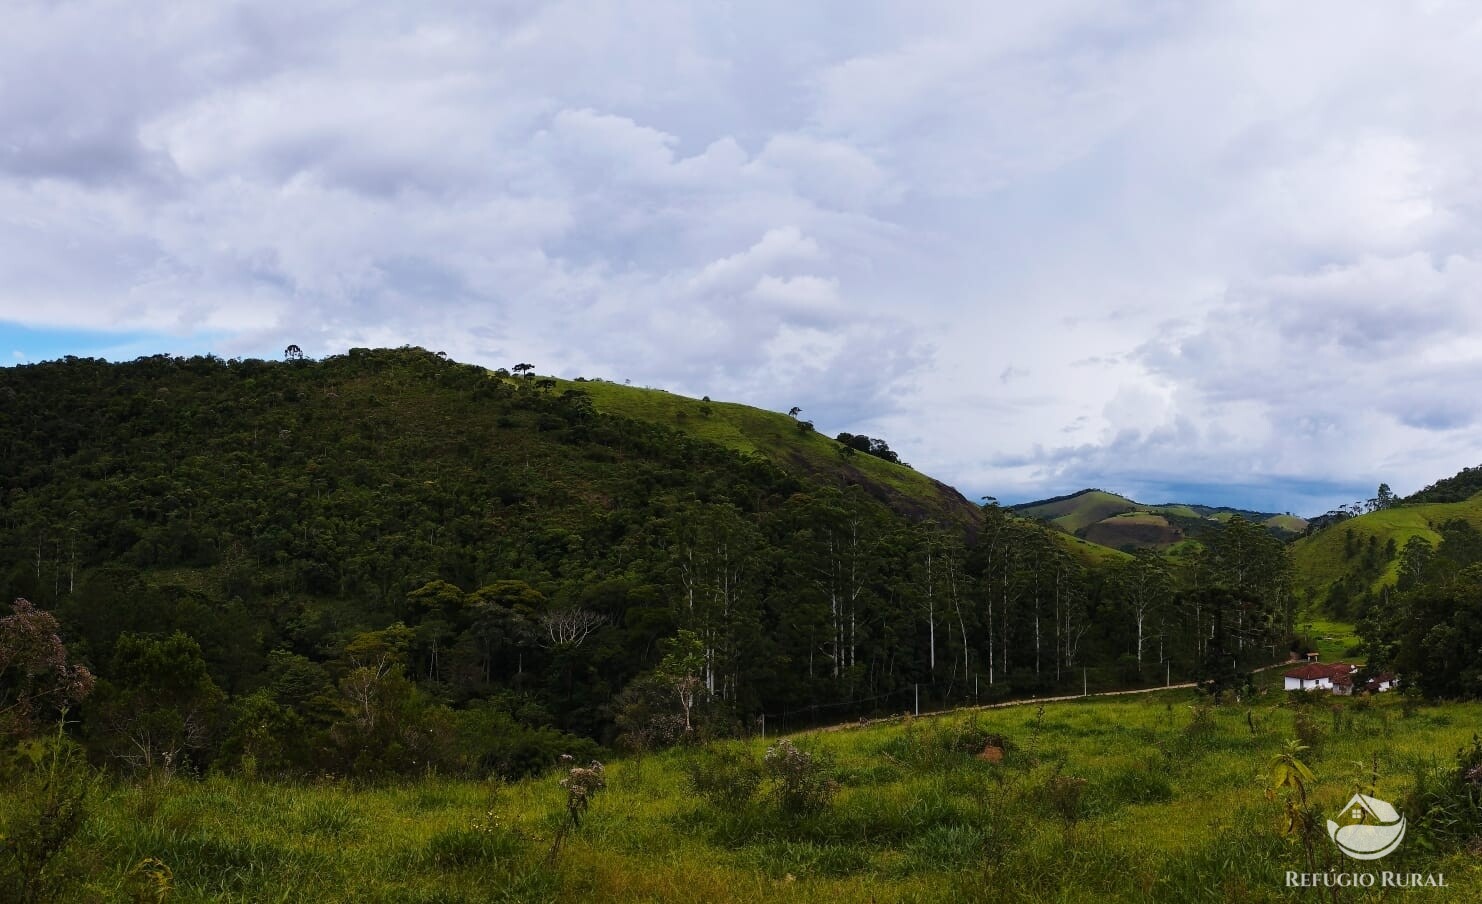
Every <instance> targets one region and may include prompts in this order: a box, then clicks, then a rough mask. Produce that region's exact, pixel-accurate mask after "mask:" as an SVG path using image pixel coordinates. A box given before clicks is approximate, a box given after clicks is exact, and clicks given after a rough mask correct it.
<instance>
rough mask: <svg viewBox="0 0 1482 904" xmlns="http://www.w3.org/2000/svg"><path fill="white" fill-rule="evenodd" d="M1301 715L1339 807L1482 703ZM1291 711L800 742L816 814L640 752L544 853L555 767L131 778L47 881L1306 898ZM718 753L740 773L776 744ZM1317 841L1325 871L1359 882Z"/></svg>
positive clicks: (1461, 881)
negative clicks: (1293, 789) (393, 779)
mask: <svg viewBox="0 0 1482 904" xmlns="http://www.w3.org/2000/svg"><path fill="white" fill-rule="evenodd" d="M1332 703H1336V704H1337V706H1336V708H1335V707H1333V706H1331V705H1330V704H1332ZM1307 707H1308V709H1307V711H1308V713H1309V722H1310V725H1311V726H1316V727H1309V728H1308V731H1309V732H1314V733H1315V737H1316V739H1317V740H1318V742H1319V744H1320V747H1319V748H1315V749H1313V750H1311V751H1309V752H1308V753H1306V754H1304V756H1306V757H1307V760H1308V763H1309V765H1310V766H1311V767H1312V769H1313V771H1314V772H1315V773H1316V779H1317V780H1316V782H1315V784H1313V785H1312V787H1311V788H1310V789H1309V790H1310V793H1311V795H1312V799H1313V801H1314V802H1315V803H1316V804H1317V805H1318V806H1319V808H1320V809H1321V810H1322V811H1323V812H1324V813H1332V812H1333V811H1334V810H1335V809H1336V808H1338V807H1339V806H1340V805H1341V804H1342V803H1343V802H1344V801H1345V800H1346V799H1347V798H1348V796H1349V795H1350V794H1351V793H1352V790H1353V788H1354V787H1355V786H1356V783H1359V782H1362V781H1365V779H1364V778H1363V773H1365V772H1367V771H1368V770H1369V769H1371V768H1372V769H1377V773H1378V781H1377V787H1376V788H1374V791H1375V792H1376V796H1378V797H1380V798H1382V799H1385V800H1390V801H1394V802H1396V803H1397V805H1400V806H1401V807H1403V806H1404V803H1403V801H1404V800H1405V795H1406V794H1407V793H1408V792H1409V791H1410V790H1411V789H1412V788H1413V787H1414V785H1415V783H1416V781H1417V775H1418V774H1420V773H1422V772H1425V771H1426V770H1431V769H1443V768H1446V767H1447V766H1448V765H1449V764H1450V763H1451V762H1452V758H1453V756H1454V754H1455V752H1456V751H1457V749H1458V748H1459V747H1461V746H1462V745H1463V744H1464V743H1465V742H1467V741H1468V740H1469V739H1470V738H1471V736H1472V734H1473V732H1474V731H1475V730H1476V728H1477V726H1478V725H1479V724H1482V704H1475V703H1472V704H1450V705H1445V706H1424V707H1420V708H1418V709H1407V708H1406V707H1402V706H1401V701H1400V700H1399V699H1398V695H1387V696H1385V697H1379V698H1373V699H1366V700H1358V701H1348V700H1345V701H1336V700H1322V701H1315V702H1312V703H1310V704H1307ZM1294 713H1295V710H1294V708H1293V706H1292V705H1291V701H1290V700H1289V699H1288V698H1287V697H1286V695H1284V694H1282V693H1281V692H1280V691H1273V692H1268V693H1267V694H1266V695H1265V696H1264V697H1263V698H1262V699H1261V700H1259V701H1257V702H1256V703H1255V704H1254V705H1252V706H1249V707H1247V706H1243V705H1227V706H1222V707H1215V708H1208V707H1206V706H1204V705H1203V704H1202V702H1201V700H1200V698H1198V697H1197V696H1196V695H1195V694H1194V692H1192V691H1177V690H1175V691H1166V692H1158V693H1155V694H1150V695H1145V696H1139V697H1129V698H1125V699H1118V700H1098V701H1080V702H1067V703H1055V704H1049V705H1046V706H1045V707H1044V708H1043V711H1042V712H1037V710H1036V707H1035V706H1034V705H1023V706H1014V707H1008V708H1002V709H994V710H987V711H981V712H978V713H973V714H957V715H951V716H942V717H934V718H921V719H914V720H905V721H901V722H898V723H895V724H888V725H882V726H872V727H868V728H850V729H845V730H839V731H825V732H816V733H812V734H807V735H802V736H796V737H795V739H794V740H795V741H796V743H797V744H798V745H799V746H800V747H802V748H803V749H805V750H808V751H811V752H812V753H813V754H814V755H817V756H822V757H827V758H830V759H832V761H833V767H832V772H831V774H832V776H833V777H834V778H835V779H836V780H837V781H838V783H839V788H838V791H837V796H836V797H835V798H834V800H833V802H832V804H831V805H830V806H828V807H826V808H825V809H823V810H821V811H819V812H814V813H805V814H803V815H788V814H786V813H784V812H783V811H781V810H780V809H779V808H778V806H777V805H776V804H775V803H773V802H772V800H771V799H770V798H769V797H768V796H767V793H766V786H765V785H763V786H762V788H761V789H759V791H758V793H757V794H756V795H755V796H754V797H752V798H751V799H749V800H743V799H740V798H739V796H738V797H737V798H734V799H732V800H730V801H718V802H710V801H707V800H706V799H704V798H703V797H701V796H700V795H697V794H696V793H694V792H693V791H692V790H690V784H689V780H688V779H687V777H686V776H687V774H688V773H689V771H690V769H691V766H692V765H694V764H707V765H705V766H704V768H705V769H706V770H709V774H710V775H711V777H712V779H714V778H716V777H717V775H718V777H719V778H720V779H721V781H720V782H716V781H712V782H711V785H712V787H715V786H716V785H717V784H719V785H721V786H724V785H725V781H724V780H725V778H726V773H724V771H723V770H722V771H721V772H720V773H716V772H715V771H714V770H716V769H717V768H720V767H717V765H716V764H717V763H721V762H722V761H721V760H718V759H716V758H715V756H714V755H712V754H706V753H705V752H703V751H700V750H693V749H691V750H675V751H669V752H665V753H662V754H657V755H650V756H646V757H642V758H626V759H621V760H617V761H614V762H611V763H609V764H608V767H607V771H606V789H605V790H602V791H600V792H598V793H597V794H596V795H595V796H594V797H593V799H592V801H591V805H590V809H589V810H588V812H587V814H586V816H585V818H584V819H583V820H582V822H581V825H580V827H579V828H577V829H575V830H574V831H572V832H571V833H570V834H569V836H567V837H566V838H565V839H564V842H563V843H562V844H561V845H560V846H559V848H557V849H555V850H554V852H553V846H554V842H555V839H556V837H557V835H558V833H559V831H560V826H561V825H562V824H563V822H565V821H566V820H567V815H566V809H565V802H566V794H565V792H564V790H563V789H562V788H561V787H559V786H558V784H557V777H558V776H557V775H556V774H551V775H548V776H545V777H541V778H536V779H531V780H528V781H524V782H521V783H518V784H513V785H502V784H499V783H497V782H489V783H477V782H454V781H445V780H442V779H438V778H436V777H428V778H426V779H425V780H422V781H420V782H416V783H414V784H411V785H409V786H405V787H391V788H353V787H350V786H348V785H344V784H340V783H335V782H324V783H310V784H302V785H283V784H269V783H261V782H254V781H250V780H246V779H240V778H226V777H220V776H212V777H207V778H205V779H202V780H192V779H185V778H176V779H174V780H173V781H171V782H168V783H162V784H145V785H118V786H113V787H111V788H109V789H106V790H103V791H100V792H99V794H98V795H97V796H96V797H95V799H94V801H93V803H92V815H91V817H90V818H89V819H88V821H87V822H86V823H85V825H84V828H83V831H82V834H81V836H80V838H79V839H78V841H76V842H75V843H74V845H73V846H72V847H71V848H70V849H69V850H68V851H67V852H66V853H65V854H64V855H62V860H61V861H60V862H59V863H58V864H57V865H56V868H57V869H59V870H65V873H66V875H67V876H69V877H70V879H71V880H72V884H71V885H70V886H69V890H68V891H67V892H66V896H65V897H64V898H63V900H69V901H70V900H77V901H129V900H151V901H154V900H168V901H178V902H204V901H243V902H246V901H254V902H255V901H345V902H350V901H354V902H393V901H395V902H447V904H452V902H475V901H479V902H482V901H510V902H514V901H604V902H606V901H612V902H668V901H677V902H732V901H734V902H750V901H758V900H775V901H799V902H802V901H829V902H836V901H882V902H883V901H920V902H936V901H1022V902H1041V901H1057V902H1087V904H1091V902H1096V904H1103V902H1123V901H1125V902H1165V901H1166V902H1198V901H1231V902H1234V901H1240V902H1248V901H1253V902H1263V901H1308V900H1315V899H1316V898H1314V896H1313V893H1312V892H1311V891H1310V890H1293V889H1287V888H1286V887H1285V885H1284V878H1283V876H1284V871H1285V870H1305V868H1306V867H1305V865H1304V855H1303V852H1302V848H1301V846H1300V845H1298V844H1297V843H1296V842H1295V841H1294V840H1292V839H1288V838H1284V837H1283V836H1282V834H1281V825H1282V820H1281V804H1280V803H1279V801H1276V800H1272V799H1268V797H1267V795H1266V794H1265V785H1266V781H1267V779H1266V774H1267V769H1268V763H1269V761H1270V759H1271V757H1272V756H1273V755H1274V754H1275V753H1276V752H1278V750H1279V749H1280V748H1281V746H1282V745H1283V743H1284V742H1285V741H1286V740H1287V739H1289V738H1291V737H1292V736H1293V735H1294V731H1295V729H1294V721H1293V720H1294ZM992 736H998V737H1000V738H1002V739H1004V741H1005V742H1006V743H1005V746H1006V749H1007V753H1006V755H1005V757H1004V758H1003V761H1002V762H999V763H990V762H984V761H982V760H980V759H978V758H976V757H974V756H973V752H975V751H977V750H979V749H981V747H982V746H983V744H984V739H985V738H989V737H992ZM726 749H728V750H729V751H730V757H731V761H732V762H734V761H735V760H736V758H737V757H744V756H748V755H749V756H751V757H760V754H761V753H762V751H763V750H764V749H765V747H764V744H763V742H761V741H760V740H756V741H752V742H733V743H732V744H730V745H728V746H727V748H726ZM6 794H7V792H4V791H0V802H4V803H8V802H9V801H8V799H7V797H6ZM1318 843H1319V846H1318V849H1317V850H1318V854H1319V857H1320V859H1319V861H1318V864H1319V865H1318V868H1319V869H1321V868H1322V866H1323V864H1324V863H1327V862H1331V864H1332V865H1333V866H1336V867H1337V868H1339V869H1345V870H1347V869H1362V868H1365V866H1364V864H1361V863H1357V862H1354V861H1346V862H1339V859H1341V858H1338V855H1336V854H1335V853H1334V852H1333V851H1332V849H1331V848H1330V846H1329V842H1328V841H1327V839H1326V836H1325V835H1324V836H1323V837H1321V838H1319V839H1318ZM1322 858H1325V859H1322ZM1384 868H1385V869H1392V870H1404V871H1418V872H1442V873H1444V875H1445V877H1446V881H1447V883H1448V885H1449V886H1450V887H1449V888H1448V889H1446V890H1445V891H1441V890H1434V889H1433V890H1424V889H1422V890H1415V891H1406V892H1403V893H1391V895H1390V897H1388V898H1383V897H1381V895H1380V894H1379V892H1378V890H1375V891H1374V892H1372V893H1352V892H1345V894H1344V896H1343V897H1342V898H1341V900H1344V901H1361V900H1403V901H1475V900H1482V868H1479V866H1478V861H1477V859H1476V858H1475V857H1474V856H1471V855H1467V854H1451V855H1444V856H1443V855H1438V854H1433V853H1430V852H1428V851H1427V850H1426V848H1425V845H1424V842H1423V841H1421V840H1420V838H1419V834H1418V833H1416V835H1415V843H1411V844H1406V845H1404V846H1403V847H1402V849H1401V850H1400V851H1399V852H1397V853H1396V854H1394V855H1392V856H1391V857H1390V858H1388V859H1387V860H1386V861H1385V862H1384ZM162 889H164V891H162Z"/></svg>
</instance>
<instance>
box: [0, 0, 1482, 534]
mask: <svg viewBox="0 0 1482 904" xmlns="http://www.w3.org/2000/svg"><path fill="white" fill-rule="evenodd" d="M373 7H374V8H373ZM5 19H6V27H5V29H4V30H3V32H0V355H3V356H4V357H5V358H6V359H7V363H15V362H26V361H35V360H42V359H46V358H51V357H57V356H59V355H63V354H77V355H102V356H105V357H109V358H123V359H127V358H132V357H135V356H138V355H141V354H152V353H156V352H159V351H169V352H174V353H196V352H208V351H209V352H214V353H215V354H218V355H221V356H224V357H234V356H258V357H276V356H278V355H280V354H281V350H282V348H283V347H284V346H285V345H287V344H288V343H290V342H292V343H297V344H298V345H300V346H302V347H303V349H304V350H305V352H306V353H308V354H311V355H322V354H333V353H337V352H342V351H344V350H345V349H346V348H348V347H350V346H356V345H402V344H408V343H410V344H415V345H422V346H425V347H427V348H430V349H434V350H442V351H446V352H447V353H448V354H449V355H451V356H452V357H454V358H457V359H460V360H465V361H472V362H477V363H483V364H488V365H491V366H494V365H508V364H511V363H514V362H516V361H531V362H534V363H535V364H536V365H537V369H538V370H539V371H540V372H543V373H555V374H559V375H563V376H576V375H584V376H604V377H608V378H611V379H628V380H631V381H632V382H633V383H634V384H636V385H651V386H662V387H665V388H668V389H671V390H673V391H678V392H687V393H690V394H694V395H700V394H709V395H711V396H714V397H717V398H726V399H734V400H738V401H745V402H750V403H752V404H757V405H762V406H766V407H770V408H774V409H786V408H787V407H789V406H791V405H800V406H802V408H803V409H804V416H805V417H810V418H812V419H813V420H814V421H815V422H816V423H817V424H818V426H819V428H820V429H823V430H826V431H828V432H830V433H833V432H837V431H839V430H844V429H848V430H850V431H852V432H866V433H870V434H872V435H883V436H884V437H885V438H886V439H887V440H888V441H890V443H891V444H892V446H893V447H894V448H896V449H898V450H899V451H901V452H902V454H903V457H904V458H905V459H906V460H908V461H911V462H913V463H914V464H915V465H916V466H917V467H918V468H919V469H921V470H925V471H927V472H929V473H931V474H933V475H935V476H939V477H941V478H943V479H945V480H947V481H949V482H951V483H953V484H955V485H956V486H958V487H959V488H961V489H962V490H963V491H964V492H965V493H967V494H968V495H969V496H978V495H983V494H993V495H996V496H999V497H1000V498H1002V499H1005V500H1009V501H1017V500H1022V499H1027V498H1034V497H1036V496H1041V495H1049V494H1051V493H1058V492H1065V491H1069V490H1074V489H1077V488H1079V487H1082V486H1088V485H1092V486H1101V487H1105V488H1108V489H1114V490H1119V491H1122V492H1126V493H1130V494H1132V495H1134V496H1136V497H1137V498H1140V499H1143V500H1145V501H1149V502H1159V501H1168V500H1174V499H1178V500H1189V501H1205V502H1215V503H1227V504H1246V505H1252V506H1257V507H1263V508H1271V509H1276V510H1292V511H1295V512H1298V513H1301V514H1311V513H1315V512H1319V511H1322V510H1324V509H1326V508H1328V507H1330V506H1331V505H1333V504H1336V503H1339V502H1344V501H1349V500H1352V499H1356V498H1360V497H1367V496H1369V495H1372V493H1373V488H1374V486H1375V485H1376V484H1377V483H1378V482H1379V481H1380V480H1384V481H1388V482H1389V483H1390V484H1391V485H1392V486H1393V487H1394V488H1395V490H1396V491H1398V492H1401V493H1406V492H1411V491H1413V490H1415V489H1418V488H1419V487H1420V486H1422V485H1424V484H1426V483H1428V482H1430V481H1431V480H1433V479H1435V478H1437V477H1441V476H1445V475H1448V474H1451V473H1453V472H1454V471H1456V470H1458V469H1459V468H1461V467H1463V466H1468V465H1476V464H1478V463H1479V462H1482V392H1479V389H1482V234H1479V230H1482V207H1479V202H1482V94H1479V92H1478V91H1477V90H1476V86H1477V85H1478V84H1479V83H1482V54H1479V53H1477V48H1478V47H1479V46H1482V9H1479V8H1478V7H1477V6H1476V4H1471V3H1465V2H1461V3H1454V4H1451V3H1412V4H1401V3H1385V4H1354V3H1351V2H1331V3H1328V2H1305V3H1300V4H1292V3H1277V2H1271V3H1262V2H1243V3H1220V2H1208V3H1185V2H1148V0H1129V2H1126V3H1116V2H1106V0H1096V2H1036V3H1032V4H1026V3H997V2H995V3H985V4H964V3H960V2H951V3H931V2H924V3H923V2H914V3H910V4H905V3H893V4H871V3H861V2H859V0H850V2H837V3H834V2H829V3H825V2H820V3H808V4H799V3H796V2H778V3H773V2H765V0H760V2H759V0H748V2H745V3H727V2H715V3H692V2H666V0H645V2H642V3H632V4H617V3H601V2H590V0H588V2H525V0H510V2H493V3H433V2H418V3H406V4H379V5H368V4H360V3H350V2H309V0H292V2H283V3H252V4H241V5H238V6H235V7H234V6H232V5H229V4H224V3H223V4H179V3H159V4H157V3H149V2H140V0H120V2H91V0H74V2H55V0H47V2H33V0H9V2H7V3H6V13H5Z"/></svg>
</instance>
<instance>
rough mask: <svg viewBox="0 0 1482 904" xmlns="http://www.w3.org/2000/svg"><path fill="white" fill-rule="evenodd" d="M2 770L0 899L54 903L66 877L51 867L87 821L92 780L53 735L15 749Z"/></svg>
mask: <svg viewBox="0 0 1482 904" xmlns="http://www.w3.org/2000/svg"><path fill="white" fill-rule="evenodd" d="M19 753H20V762H19V764H18V765H16V766H15V767H14V768H13V769H7V770H5V771H6V772H8V773H11V774H10V775H7V776H5V778H7V780H8V784H9V785H10V787H11V789H12V793H11V795H10V799H9V800H8V801H7V807H6V812H5V813H4V814H3V815H0V899H3V900H6V901H18V902H31V901H48V900H59V899H60V898H61V895H62V891H63V889H64V888H65V886H66V883H67V882H68V881H69V879H70V877H69V876H68V875H67V871H65V870H59V869H56V868H55V866H56V864H57V859H58V857H59V855H61V854H62V853H63V852H64V851H65V850H66V849H67V848H68V847H69V846H70V845H71V843H72V840H73V838H74V837H76V835H77V833H78V832H79V831H80V830H81V829H82V825H83V823H84V822H85V821H86V818H87V801H88V797H89V796H90V794H91V793H92V791H93V788H94V785H95V782H96V778H95V776H94V773H93V771H92V770H91V769H90V768H89V767H88V765H87V763H86V761H85V760H84V759H83V757H82V753H81V751H80V750H78V748H77V746H76V745H75V744H73V743H72V742H71V741H70V740H68V739H67V738H66V737H64V736H63V735H62V734H61V732H60V731H58V734H57V737H56V738H53V739H46V740H41V739H37V740H32V741H28V742H26V743H25V744H23V745H21V747H20V750H19Z"/></svg>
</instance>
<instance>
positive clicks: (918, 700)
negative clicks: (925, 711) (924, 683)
mask: <svg viewBox="0 0 1482 904" xmlns="http://www.w3.org/2000/svg"><path fill="white" fill-rule="evenodd" d="M915 688H916V715H918V716H919V715H921V685H920V684H917V685H915Z"/></svg>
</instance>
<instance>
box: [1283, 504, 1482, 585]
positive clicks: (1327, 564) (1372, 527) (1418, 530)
mask: <svg viewBox="0 0 1482 904" xmlns="http://www.w3.org/2000/svg"><path fill="white" fill-rule="evenodd" d="M1412 498H1413V497H1412ZM1454 519H1460V520H1463V521H1466V522H1468V523H1469V524H1471V525H1472V526H1473V527H1476V528H1478V529H1482V494H1478V495H1475V496H1473V497H1471V498H1470V499H1466V500H1464V501H1461V502H1421V503H1415V504H1409V503H1407V504H1402V505H1398V506H1394V507H1392V508H1386V509H1380V510H1379V511H1377V512H1370V513H1368V514H1366V515H1359V516H1358V517H1355V518H1348V519H1346V520H1343V521H1339V522H1337V523H1334V524H1330V525H1328V526H1326V527H1324V528H1323V529H1322V530H1319V531H1317V532H1315V533H1313V534H1311V535H1309V536H1306V537H1303V538H1301V539H1300V540H1298V541H1296V542H1295V543H1293V544H1292V566H1293V568H1294V570H1295V573H1296V583H1297V586H1298V587H1299V588H1305V589H1307V590H1309V591H1316V592H1319V593H1321V592H1325V591H1326V590H1327V588H1328V587H1330V586H1332V585H1333V584H1334V583H1336V582H1342V581H1348V580H1351V579H1352V577H1353V576H1354V575H1357V574H1359V573H1360V572H1361V571H1362V570H1363V567H1364V566H1363V555H1362V552H1363V550H1366V549H1368V548H1369V547H1370V546H1371V545H1372V546H1374V547H1376V548H1378V549H1381V550H1382V549H1384V548H1385V547H1386V546H1387V545H1388V544H1389V543H1390V541H1393V542H1394V548H1395V549H1404V547H1405V543H1406V542H1407V541H1408V540H1410V538H1412V537H1423V538H1424V539H1426V540H1428V541H1429V542H1431V543H1432V544H1439V543H1440V542H1441V535H1440V534H1439V533H1438V532H1437V531H1436V525H1440V524H1444V523H1445V522H1447V521H1451V520H1454ZM1399 564H1400V560H1399V557H1398V556H1396V557H1394V558H1393V559H1389V560H1388V561H1386V562H1383V563H1382V565H1381V567H1379V568H1378V569H1377V571H1376V572H1375V573H1371V574H1369V575H1368V580H1367V583H1368V584H1369V588H1370V589H1372V590H1374V591H1376V592H1377V591H1378V590H1379V588H1380V587H1382V586H1385V585H1390V586H1393V585H1394V583H1395V581H1396V580H1397V579H1398V577H1399Z"/></svg>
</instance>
